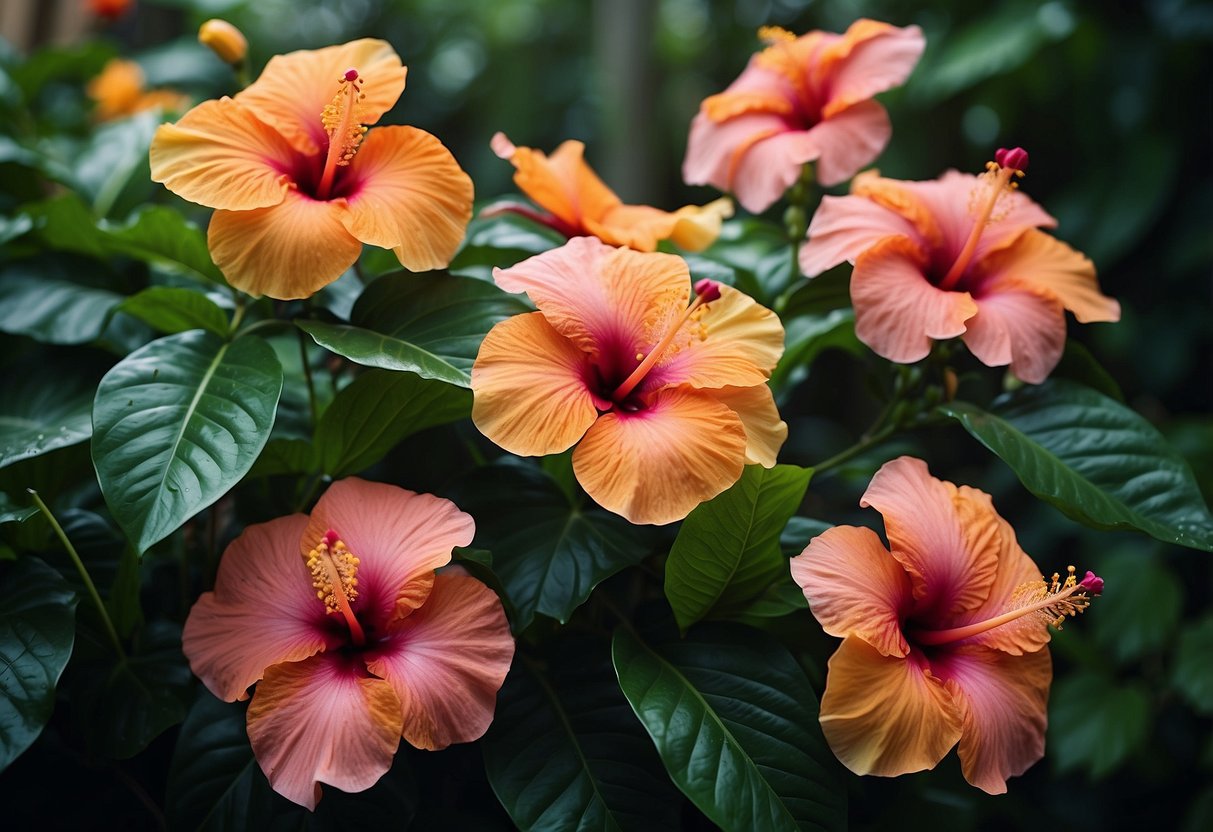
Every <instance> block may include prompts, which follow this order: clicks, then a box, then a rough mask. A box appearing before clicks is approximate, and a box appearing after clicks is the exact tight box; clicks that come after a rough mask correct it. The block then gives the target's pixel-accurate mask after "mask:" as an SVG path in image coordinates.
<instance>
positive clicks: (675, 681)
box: [613, 624, 846, 832]
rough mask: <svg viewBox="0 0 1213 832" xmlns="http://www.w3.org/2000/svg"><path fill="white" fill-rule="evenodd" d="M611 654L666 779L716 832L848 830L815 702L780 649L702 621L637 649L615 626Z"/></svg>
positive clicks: (755, 635)
mask: <svg viewBox="0 0 1213 832" xmlns="http://www.w3.org/2000/svg"><path fill="white" fill-rule="evenodd" d="M613 654H614V662H615V672H616V673H617V674H618V677H619V685H620V687H621V688H622V689H623V692H624V695H626V696H627V698H628V702H629V703H630V704H631V706H632V710H634V711H635V712H636V716H637V717H639V718H640V722H641V724H643V725H644V727H645V729H646V730H647V731H648V732H649V736H650V737H652V739H653V742H654V744H655V745H656V746H657V752H658V754H660V755H661V758H662V761H663V762H664V764H665V767H666V770H667V771H668V772H669V773H670V777H671V778H673V780H674V783H675V784H676V785H677V786H678V788H679V789H681V790H682V792H683V794H685V795H686V796H687V797H689V798H690V799H691V801H692V802H693V803H694V804H695V805H696V806H698V807H699V810H700V811H701V812H703V813H704V814H705V815H707V816H708V818H710V819H711V820H712V821H713V822H714V823H716V824H717V825H719V826H720V827H721V828H722V829H724V830H726V832H740V831H741V830H756V829H762V830H768V831H769V832H795V830H830V829H845V828H846V787H845V785H844V782H843V779H842V777H841V771H840V767H839V766H838V764H837V763H836V762H835V760H834V757H833V755H832V754H831V753H830V750H829V748H828V747H827V746H826V742H825V737H824V736H822V733H821V727H820V725H819V724H818V722H817V714H818V705H817V697H816V695H815V694H814V692H813V687H812V685H811V684H810V683H809V680H808V678H807V677H806V676H805V674H804V671H803V670H802V669H801V668H800V666H799V665H798V664H797V663H796V660H795V659H794V658H793V657H792V654H791V653H789V652H788V651H787V649H786V648H785V647H783V646H782V645H781V644H779V642H777V641H775V640H774V639H772V638H771V637H769V636H766V635H764V634H762V633H760V632H758V631H755V630H751V629H749V628H748V627H742V626H740V625H730V624H705V625H700V626H698V627H695V628H693V629H692V630H691V631H690V632H689V633H688V634H687V637H686V638H685V639H677V638H673V637H669V638H666V639H663V640H658V641H657V642H655V643H654V644H646V643H645V642H644V641H641V639H640V638H639V637H637V636H636V635H635V634H633V633H631V632H630V631H628V630H627V629H624V628H620V629H619V630H617V631H616V633H615V642H614V645H613Z"/></svg>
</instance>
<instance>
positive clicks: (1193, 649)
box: [1171, 616, 1213, 716]
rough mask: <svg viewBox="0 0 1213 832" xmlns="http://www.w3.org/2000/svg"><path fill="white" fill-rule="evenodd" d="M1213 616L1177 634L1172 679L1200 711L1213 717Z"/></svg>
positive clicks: (1195, 708) (1189, 701)
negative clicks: (1177, 644)
mask: <svg viewBox="0 0 1213 832" xmlns="http://www.w3.org/2000/svg"><path fill="white" fill-rule="evenodd" d="M1210 656H1213V616H1205V618H1204V619H1203V620H1201V621H1200V622H1198V623H1196V624H1194V625H1192V626H1191V627H1188V628H1187V629H1186V630H1184V631H1183V632H1182V633H1180V635H1179V646H1178V647H1177V648H1176V651H1175V664H1174V666H1173V668H1172V673H1171V681H1172V684H1174V685H1175V689H1176V690H1178V691H1179V692H1180V694H1181V695H1182V696H1183V697H1184V699H1186V700H1187V701H1188V704H1190V705H1191V706H1192V708H1193V709H1194V710H1195V711H1196V712H1197V713H1199V714H1203V715H1205V716H1213V661H1209V657H1210Z"/></svg>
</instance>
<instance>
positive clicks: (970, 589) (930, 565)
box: [859, 456, 998, 626]
mask: <svg viewBox="0 0 1213 832" xmlns="http://www.w3.org/2000/svg"><path fill="white" fill-rule="evenodd" d="M956 493H957V492H956V486H954V485H952V484H951V483H949V482H943V481H941V480H937V479H935V477H932V476H931V474H930V472H929V471H928V470H927V464H926V463H925V462H923V461H922V460H921V459H914V458H913V457H908V456H903V457H899V458H897V459H894V460H892V461H891V462H886V463H885V464H884V465H882V466H881V468H880V470H879V471H877V472H876V474H875V476H873V477H872V482H871V483H870V484H869V485H868V490H867V491H865V492H864V495H863V497H862V498H860V500H859V504H860V505H861V506H863V507H864V508H869V507H870V508H874V509H876V510H877V511H879V512H880V513H881V515H882V516H883V517H884V526H885V536H886V537H888V539H889V549H890V550H891V552H892V554H893V557H895V558H897V560H898V561H900V562H901V565H902V566H904V567H905V568H906V571H908V572H909V573H910V579H911V580H912V581H913V584H914V598H915V599H916V600H917V601H918V605H917V608H916V609H915V611H914V614H915V616H916V617H919V618H920V619H925V620H929V621H932V622H933V623H934V622H938V623H940V624H942V625H943V626H951V624H950V623H949V622H950V621H951V616H953V615H955V614H956V613H959V612H961V611H964V610H971V609H975V608H976V607H978V606H980V605H981V604H982V602H984V601H985V600H986V598H988V597H989V594H990V587H991V585H992V584H993V582H994V574H995V572H996V571H997V569H998V560H997V555H998V552H997V549H995V548H994V547H992V546H990V545H989V542H990V540H991V535H992V531H991V530H989V529H985V528H983V529H981V530H966V528H965V527H964V526H963V525H962V522H961V521H962V518H961V515H960V513H959V512H958V510H957V507H956ZM964 519H966V520H970V519H973V516H972V515H969V516H966V517H965V518H964ZM987 519H988V518H987Z"/></svg>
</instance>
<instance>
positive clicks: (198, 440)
mask: <svg viewBox="0 0 1213 832" xmlns="http://www.w3.org/2000/svg"><path fill="white" fill-rule="evenodd" d="M281 391H282V368H281V366H280V365H279V363H278V359H277V357H276V356H275V355H274V351H273V350H272V349H271V348H270V347H269V345H268V344H266V343H265V342H264V341H262V340H260V339H258V338H255V337H246V338H238V339H236V340H235V341H233V342H231V343H224V342H223V341H221V340H219V339H218V338H216V337H215V336H214V335H211V334H210V333H206V332H197V331H195V332H184V333H181V334H179V335H171V336H169V337H167V338H162V339H160V340H159V341H153V342H152V343H150V344H148V345H147V346H145V347H142V348H141V349H138V350H136V351H135V352H133V353H131V354H130V355H129V356H127V357H126V358H125V359H124V360H122V361H121V362H119V363H118V364H117V365H116V366H115V367H114V368H113V369H112V370H110V372H109V373H107V374H106V376H105V378H103V379H102V380H101V385H100V387H99V388H98V390H97V398H96V401H95V403H94V405H93V429H94V432H93V463H94V465H95V466H96V469H97V479H98V480H99V481H100V483H101V490H102V492H103V493H104V494H105V498H106V502H107V503H108V505H109V507H110V511H111V513H112V514H113V515H114V519H115V520H117V521H118V523H119V525H121V526H122V528H123V530H124V531H125V532H126V534H127V536H128V537H129V538H130V540H131V541H132V542H133V543H134V544H135V546H136V547H137V548H138V549H139V551H141V552H142V551H145V550H146V549H147V548H148V547H149V546H151V545H152V544H153V543H155V542H156V541H158V540H161V539H162V538H164V537H166V536H167V535H169V534H170V533H172V532H173V531H174V530H175V529H177V528H178V527H179V526H180V525H181V524H182V523H184V522H185V521H186V520H188V519H189V518H190V517H192V516H193V515H194V514H196V513H197V512H199V511H201V510H202V509H204V508H206V507H207V506H209V505H210V504H211V503H213V502H214V501H215V500H217V499H219V498H220V497H221V496H223V495H224V494H225V493H226V492H227V490H228V489H229V488H231V487H232V486H233V485H235V484H236V483H237V482H239V481H240V479H241V477H243V476H244V475H245V473H247V472H248V470H249V468H250V467H251V466H252V464H253V462H254V460H256V458H257V455H258V454H259V453H260V452H261V449H262V447H264V445H265V442H266V440H267V439H268V438H269V434H270V429H271V428H272V427H273V424H274V411H275V408H276V406H277V404H278V396H279V394H280V392H281Z"/></svg>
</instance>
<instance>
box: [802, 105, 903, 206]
mask: <svg viewBox="0 0 1213 832" xmlns="http://www.w3.org/2000/svg"><path fill="white" fill-rule="evenodd" d="M805 135H806V136H807V137H808V138H809V139H811V140H812V144H813V147H814V155H813V158H814V159H816V160H817V172H816V176H817V181H818V182H820V183H821V184H822V185H825V186H826V187H830V186H832V185H837V184H839V183H841V182H845V181H846V180H848V179H850V178H851V177H852V176H854V175H855V174H856V173H858V172H859V169H860V168H862V167H863V166H864V165H867V164H869V163H870V162H871V161H872V160H873V159H875V158H876V157H877V156H879V155H880V151H882V150H884V148H885V145H887V144H888V143H889V138H890V137H891V136H892V135H893V127H892V125H890V124H889V114H888V113H887V112H885V108H884V107H882V106H880V105H879V104H877V103H876V102H875V101H860V102H859V103H858V104H852V105H851V106H850V107H847V108H846V109H845V110H842V111H840V112H838V113H837V114H835V115H833V116H830V117H829V118H827V119H825V120H824V121H822V122H820V123H819V124H816V125H814V126H813V127H812V128H811V129H810V130H809V132H808V133H806V134H805Z"/></svg>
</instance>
